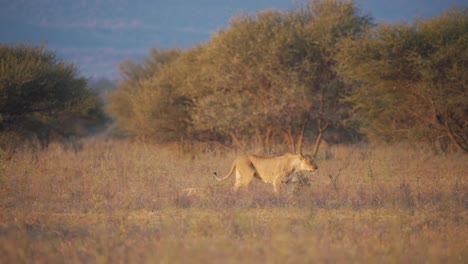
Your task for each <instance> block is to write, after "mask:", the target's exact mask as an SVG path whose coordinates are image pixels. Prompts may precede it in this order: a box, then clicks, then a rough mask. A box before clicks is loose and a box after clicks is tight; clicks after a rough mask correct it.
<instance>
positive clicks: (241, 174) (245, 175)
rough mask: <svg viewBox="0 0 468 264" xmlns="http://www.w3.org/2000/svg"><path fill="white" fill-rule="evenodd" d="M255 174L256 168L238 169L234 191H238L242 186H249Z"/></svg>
mask: <svg viewBox="0 0 468 264" xmlns="http://www.w3.org/2000/svg"><path fill="white" fill-rule="evenodd" d="M254 175H255V170H252V169H250V168H245V167H244V168H242V169H240V170H236V182H235V183H234V188H233V190H234V191H237V190H238V189H239V188H240V187H242V186H246V187H248V186H249V184H250V182H251V181H252V180H253V178H254Z"/></svg>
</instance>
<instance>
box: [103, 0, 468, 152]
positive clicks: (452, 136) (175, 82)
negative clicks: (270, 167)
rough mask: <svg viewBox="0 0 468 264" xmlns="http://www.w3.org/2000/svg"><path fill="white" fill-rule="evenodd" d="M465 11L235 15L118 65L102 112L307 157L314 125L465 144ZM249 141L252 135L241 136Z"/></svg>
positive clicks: (136, 125)
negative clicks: (375, 18) (380, 17)
mask: <svg viewBox="0 0 468 264" xmlns="http://www.w3.org/2000/svg"><path fill="white" fill-rule="evenodd" d="M467 54H468V52H467V16H466V9H463V10H462V11H456V10H455V9H453V10H451V11H449V12H447V13H445V14H443V15H442V16H440V17H437V18H432V19H427V20H422V19H417V20H415V21H414V23H413V24H408V23H396V24H380V25H378V26H375V25H373V24H372V19H371V18H370V17H369V16H367V15H363V14H361V12H360V10H359V8H357V6H356V5H355V4H354V2H353V1H337V0H324V1H319V0H310V1H307V2H306V3H305V4H303V5H299V6H298V8H297V9H294V10H288V11H277V10H265V11H260V12H258V13H256V14H242V15H239V16H237V17H235V18H234V19H232V21H231V22H230V24H229V26H228V27H227V28H225V29H223V30H220V31H219V32H217V33H216V34H214V35H213V36H212V38H211V39H210V41H208V42H206V43H204V44H202V45H199V46H197V47H193V48H190V49H188V50H179V49H171V50H164V49H155V48H153V49H151V51H150V56H149V57H148V58H146V60H145V61H144V62H143V63H141V64H138V63H135V62H131V61H127V62H124V63H123V64H122V65H121V72H122V80H121V82H120V83H119V86H118V87H119V88H118V90H117V91H116V92H114V93H112V94H111V96H110V104H109V107H108V109H109V111H110V112H111V113H112V114H113V115H114V116H115V117H116V119H117V125H118V127H119V128H120V129H121V130H123V131H126V132H127V133H129V134H131V135H137V136H142V137H150V138H153V139H156V140H157V141H160V142H166V141H174V140H176V141H180V140H182V141H185V140H187V141H193V140H214V141H220V142H223V143H226V142H228V141H229V142H231V143H232V144H234V145H237V146H238V147H241V148H243V147H244V146H245V145H246V144H248V145H250V146H252V145H253V144H255V145H257V146H260V147H262V148H263V150H264V151H266V152H268V151H269V147H270V145H271V143H272V141H275V143H286V144H287V145H288V146H289V148H290V150H291V151H298V152H300V151H301V150H302V142H303V139H304V137H305V136H307V135H306V134H307V133H308V137H309V139H310V138H312V136H314V137H315V142H316V144H315V146H316V148H315V149H314V150H313V152H314V154H315V153H316V152H317V150H318V146H319V145H320V142H321V140H322V138H323V136H324V135H325V132H326V131H329V130H330V129H332V130H338V129H344V130H346V131H353V133H354V131H355V129H359V131H360V132H362V133H364V134H365V135H366V136H368V137H369V138H371V139H376V138H380V139H384V140H386V141H392V140H403V139H404V140H412V141H425V142H429V143H431V144H434V142H439V143H441V144H442V145H445V146H448V145H455V146H458V147H459V148H461V149H463V150H465V151H466V150H467V147H468V144H467V134H466V133H467V131H468V129H467V122H466V120H467V112H468V110H467V104H466V102H467V101H468V100H467V95H466V78H467V77H466V72H467V69H466V61H467V58H466V56H467ZM253 142H255V143H253Z"/></svg>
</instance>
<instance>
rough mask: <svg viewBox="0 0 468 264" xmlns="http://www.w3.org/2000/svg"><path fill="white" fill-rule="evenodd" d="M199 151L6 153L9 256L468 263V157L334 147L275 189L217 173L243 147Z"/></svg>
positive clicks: (4, 227) (131, 146)
mask: <svg viewBox="0 0 468 264" xmlns="http://www.w3.org/2000/svg"><path fill="white" fill-rule="evenodd" d="M304 148H305V151H311V149H312V147H311V146H309V145H306V146H304ZM197 149H198V151H197V153H196V154H193V155H188V154H184V153H183V151H182V150H178V149H175V148H174V147H169V146H165V147H164V146H159V145H149V144H143V143H139V142H130V141H97V140H90V141H88V142H85V144H84V148H83V151H80V152H77V153H75V152H73V151H65V150H63V149H62V148H61V147H56V148H49V149H47V150H45V151H43V152H34V151H31V150H30V149H26V148H25V149H22V150H19V149H17V150H16V152H15V153H13V154H11V155H8V160H6V159H5V157H6V156H5V155H3V156H2V158H3V160H2V163H1V168H0V169H1V171H0V182H1V185H0V201H1V202H0V216H1V217H0V262H2V263H14V262H32V261H34V262H47V263H50V262H63V261H67V262H69V263H73V262H117V263H119V262H126V263H128V262H145V261H146V262H166V263H167V262H169V263H181V262H187V261H188V260H190V261H191V262H195V263H197V262H206V261H210V262H218V261H224V262H229V263H230V262H232V263H237V262H247V263H254V262H255V263H257V262H258V261H266V262H293V263H298V262H301V263H307V262H318V261H319V262H324V261H325V262H329V261H331V262H399V263H415V262H417V263H421V262H440V263H463V262H466V261H467V259H468V255H467V248H468V244H467V242H466V237H467V236H468V229H467V225H466V223H467V217H468V215H467V213H466V212H467V210H466V209H467V207H468V183H467V178H466V175H467V167H466V164H468V162H467V161H468V160H467V156H466V155H455V156H442V155H441V156H435V155H433V154H430V152H427V151H426V150H425V149H419V150H418V149H413V150H409V149H408V148H406V146H382V147H379V148H375V147H367V146H359V147H358V146H354V147H351V146H334V147H331V149H330V150H329V151H328V152H327V153H319V156H318V159H319V160H318V165H319V168H320V169H319V172H318V173H317V174H315V175H313V176H312V179H311V185H310V186H305V187H303V188H301V189H300V190H299V191H296V192H286V191H285V192H282V193H281V194H280V195H279V196H277V195H275V194H274V193H273V191H272V190H271V188H268V187H267V186H265V185H264V184H261V183H258V184H256V183H255V182H254V183H253V184H252V185H251V186H250V188H249V190H244V191H241V192H239V193H232V192H231V191H230V189H231V186H232V183H230V182H226V183H218V182H217V181H216V180H215V179H213V177H212V175H211V174H212V172H213V171H214V170H222V171H227V170H228V168H229V166H230V163H231V161H232V159H233V158H234V157H235V156H236V153H234V152H232V153H222V151H220V150H217V149H213V148H211V147H210V148H203V146H199V147H198V148H197ZM188 188H189V189H191V192H190V195H188V193H187V192H188V191H186V190H187V189H188Z"/></svg>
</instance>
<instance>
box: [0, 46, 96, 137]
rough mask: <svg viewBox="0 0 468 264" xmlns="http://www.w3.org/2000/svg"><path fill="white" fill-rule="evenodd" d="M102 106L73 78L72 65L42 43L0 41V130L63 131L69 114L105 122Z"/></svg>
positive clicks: (21, 132)
mask: <svg viewBox="0 0 468 264" xmlns="http://www.w3.org/2000/svg"><path fill="white" fill-rule="evenodd" d="M101 106H102V105H101V102H100V100H99V98H98V97H97V95H96V94H95V93H93V92H92V91H90V90H89V89H88V88H87V82H86V79H84V78H81V77H78V76H77V69H76V68H75V66H74V65H73V64H71V63H67V62H64V61H61V60H59V59H57V57H56V55H55V53H54V52H52V51H49V50H47V49H46V48H45V47H44V46H33V45H24V44H18V45H5V44H0V132H2V133H4V132H14V133H17V134H19V135H24V134H28V133H36V134H37V133H42V134H43V135H42V136H40V137H39V139H40V140H41V143H43V144H47V143H48V140H49V139H48V137H49V136H50V133H49V132H56V133H58V134H63V133H65V132H66V133H73V131H66V130H67V129H68V128H66V127H64V126H63V124H64V122H66V121H67V120H70V119H72V118H75V119H76V118H81V119H87V120H98V119H99V120H101V121H102V120H103V118H104V115H103V112H102V111H101V110H100V109H101V108H100V107H101Z"/></svg>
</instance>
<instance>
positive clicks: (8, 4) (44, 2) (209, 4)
mask: <svg viewBox="0 0 468 264" xmlns="http://www.w3.org/2000/svg"><path fill="white" fill-rule="evenodd" d="M298 2H299V3H301V2H304V1H298V0H255V1H253V0H237V1H236V0H192V1H190V0H185V1H182V0H153V1H151V0H0V42H1V43H8V44H16V43H18V42H25V43H35V44H41V43H46V46H47V48H48V49H51V50H54V51H56V53H57V55H58V56H59V57H60V58H62V59H65V60H68V61H72V62H74V63H75V64H76V65H77V66H78V67H79V68H80V73H81V74H82V75H85V76H89V77H91V76H95V77H107V78H116V77H118V68H117V65H118V63H119V62H120V61H122V60H125V59H138V58H141V57H142V56H145V55H147V54H148V50H149V48H150V47H159V48H169V47H179V48H189V47H191V46H194V45H196V44H200V43H203V42H206V41H208V40H209V39H210V36H211V35H212V34H213V33H215V32H217V31H218V30H219V29H221V28H225V27H226V26H227V25H228V23H229V20H230V18H232V17H234V16H236V15H238V14H239V13H242V12H248V13H254V12H255V11H257V10H262V9H267V8H273V9H282V10H286V9H292V8H295V7H296V6H297V5H296V3H298ZM355 2H356V3H357V4H358V6H360V8H361V11H362V12H363V13H364V14H368V15H371V16H372V17H373V18H374V19H375V21H376V22H382V21H384V22H398V21H405V20H407V21H412V20H413V18H414V17H416V16H418V17H423V18H427V17H431V16H437V15H439V14H441V12H443V11H444V10H447V9H448V8H449V7H450V6H453V5H455V6H458V7H467V6H468V0H391V1H388V0H356V1H355Z"/></svg>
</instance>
